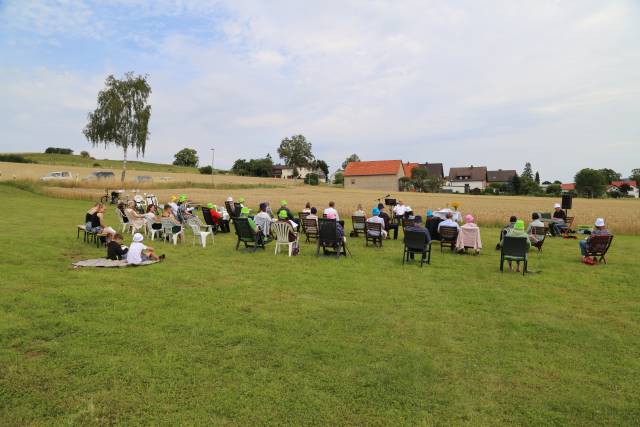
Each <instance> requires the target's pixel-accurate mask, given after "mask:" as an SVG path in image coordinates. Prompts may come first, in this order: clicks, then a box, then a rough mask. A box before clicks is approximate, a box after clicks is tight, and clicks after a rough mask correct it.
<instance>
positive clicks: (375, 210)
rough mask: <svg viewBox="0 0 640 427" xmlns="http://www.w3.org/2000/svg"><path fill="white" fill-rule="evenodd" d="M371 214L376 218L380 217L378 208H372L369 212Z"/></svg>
mask: <svg viewBox="0 0 640 427" xmlns="http://www.w3.org/2000/svg"><path fill="white" fill-rule="evenodd" d="M371 214H372V215H376V216H377V215H380V209H378V208H373V209H372V210H371Z"/></svg>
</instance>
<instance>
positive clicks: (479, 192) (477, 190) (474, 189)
mask: <svg viewBox="0 0 640 427" xmlns="http://www.w3.org/2000/svg"><path fill="white" fill-rule="evenodd" d="M469 194H473V195H476V196H478V195H480V194H482V190H481V189H479V188H472V189H471V190H470V191H469Z"/></svg>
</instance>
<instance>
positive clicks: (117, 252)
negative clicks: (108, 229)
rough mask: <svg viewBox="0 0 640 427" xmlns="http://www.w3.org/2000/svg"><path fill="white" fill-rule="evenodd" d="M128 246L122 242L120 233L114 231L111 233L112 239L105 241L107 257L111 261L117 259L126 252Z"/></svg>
mask: <svg viewBox="0 0 640 427" xmlns="http://www.w3.org/2000/svg"><path fill="white" fill-rule="evenodd" d="M128 250H129V248H127V247H126V246H124V245H123V244H122V234H120V233H116V234H114V235H113V239H111V241H110V242H109V243H107V259H110V260H113V261H119V260H121V259H122V257H123V255H126V254H127V251H128Z"/></svg>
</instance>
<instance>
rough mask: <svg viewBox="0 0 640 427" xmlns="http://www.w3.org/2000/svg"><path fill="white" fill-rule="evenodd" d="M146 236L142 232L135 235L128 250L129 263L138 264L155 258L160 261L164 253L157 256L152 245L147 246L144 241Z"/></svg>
mask: <svg viewBox="0 0 640 427" xmlns="http://www.w3.org/2000/svg"><path fill="white" fill-rule="evenodd" d="M143 240H144V237H143V236H142V234H140V233H136V234H134V235H133V243H131V246H129V250H128V251H127V264H132V265H138V264H140V263H142V262H145V261H149V260H153V261H160V260H163V259H164V258H165V257H164V255H160V256H157V255H156V254H155V252H154V251H153V248H152V247H151V246H145V245H144V244H143V243H142V241H143Z"/></svg>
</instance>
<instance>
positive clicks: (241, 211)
mask: <svg viewBox="0 0 640 427" xmlns="http://www.w3.org/2000/svg"><path fill="white" fill-rule="evenodd" d="M249 212H251V209H249V208H247V207H244V208H242V209H240V213H241V214H242V215H249Z"/></svg>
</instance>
